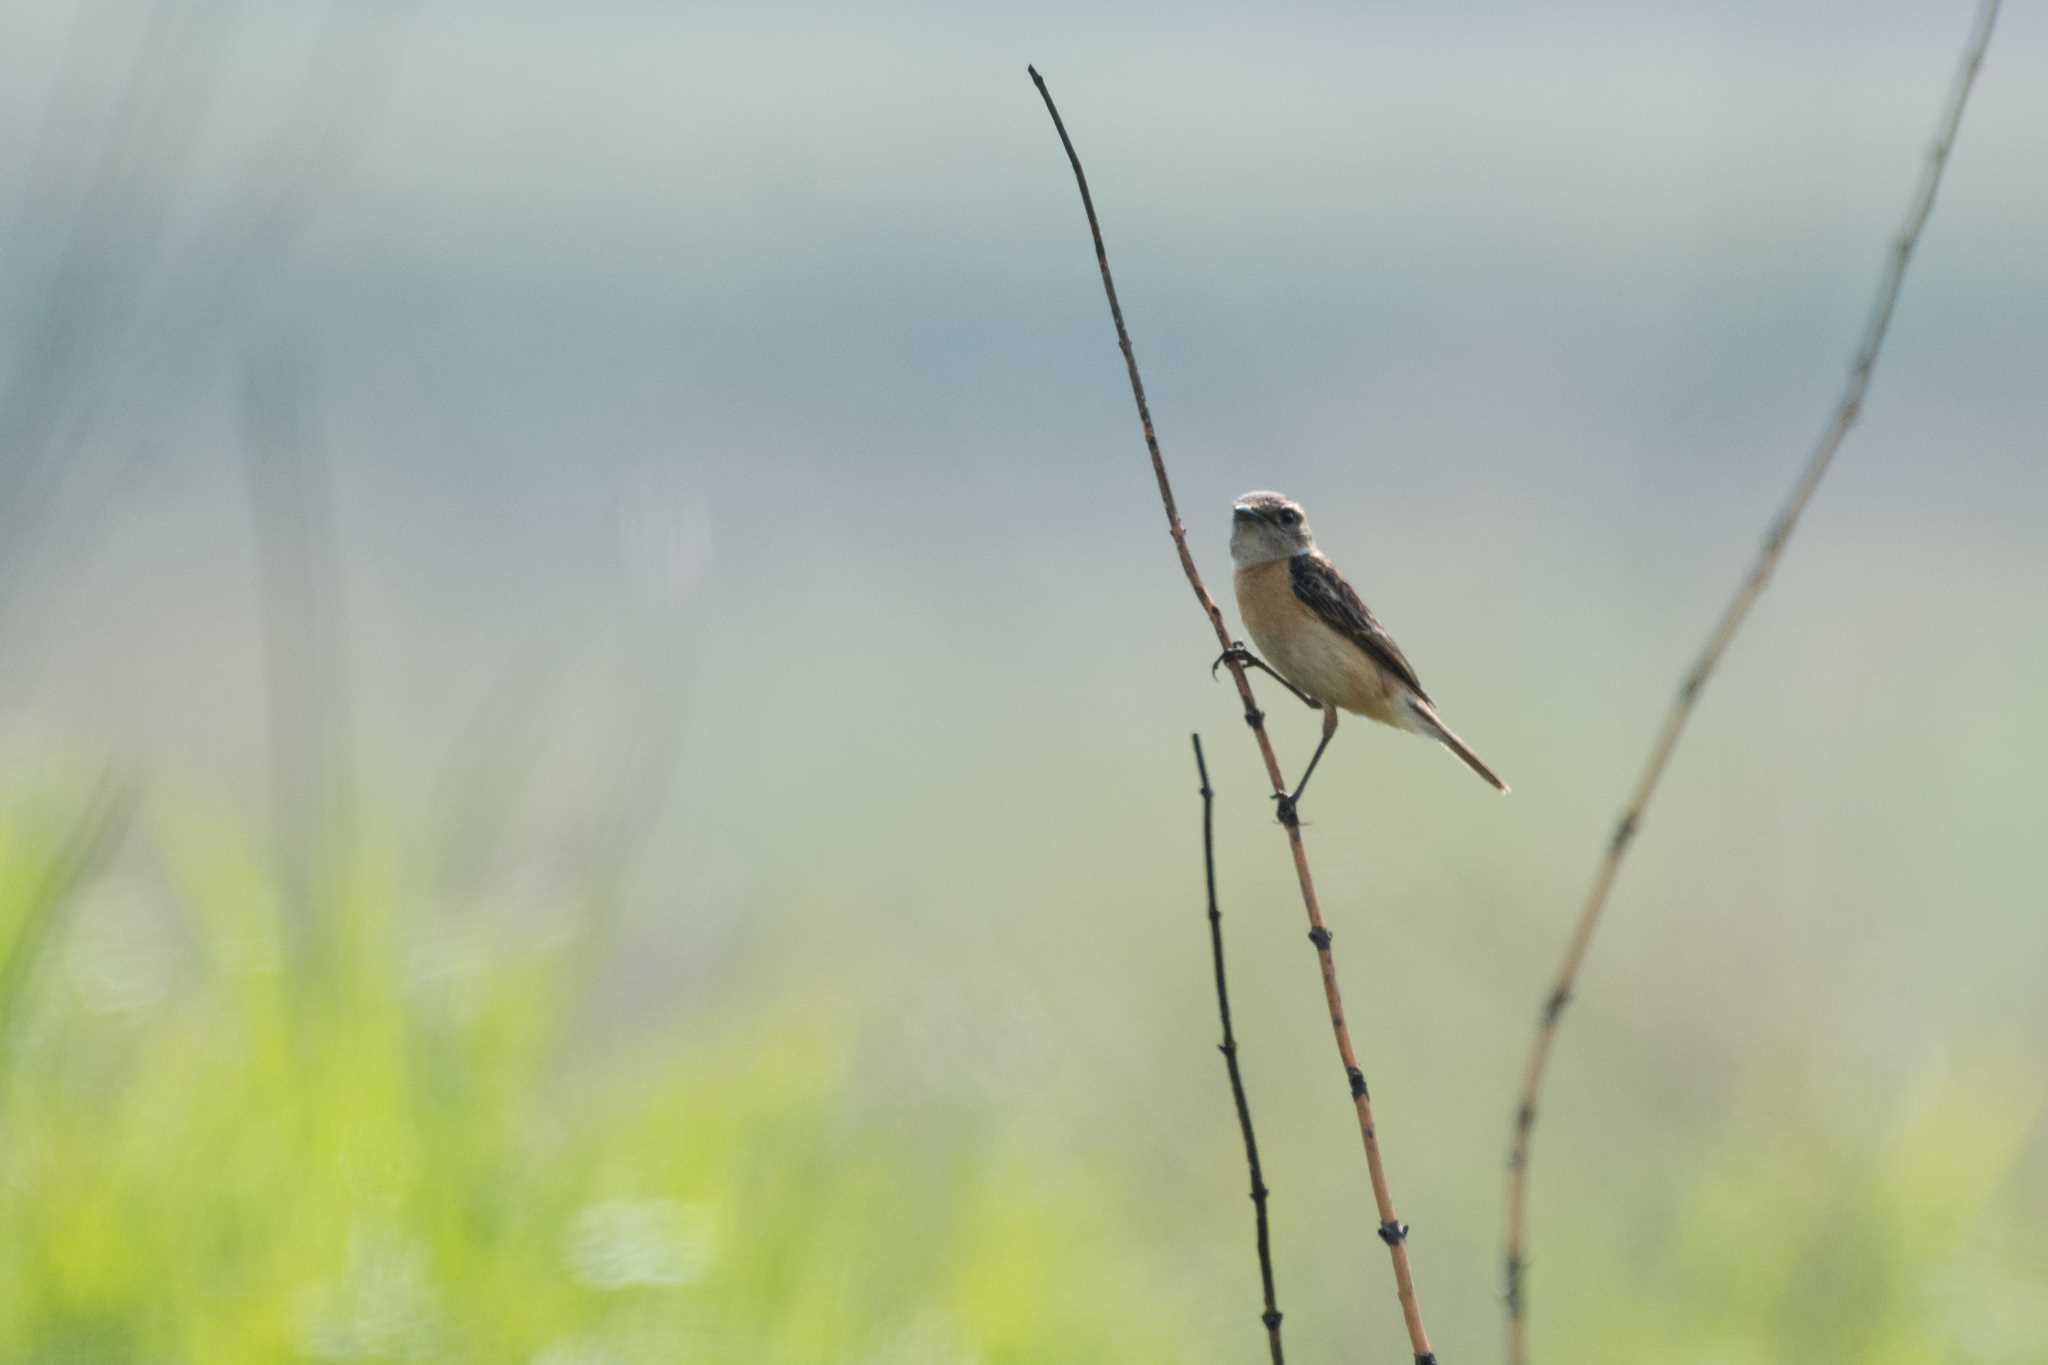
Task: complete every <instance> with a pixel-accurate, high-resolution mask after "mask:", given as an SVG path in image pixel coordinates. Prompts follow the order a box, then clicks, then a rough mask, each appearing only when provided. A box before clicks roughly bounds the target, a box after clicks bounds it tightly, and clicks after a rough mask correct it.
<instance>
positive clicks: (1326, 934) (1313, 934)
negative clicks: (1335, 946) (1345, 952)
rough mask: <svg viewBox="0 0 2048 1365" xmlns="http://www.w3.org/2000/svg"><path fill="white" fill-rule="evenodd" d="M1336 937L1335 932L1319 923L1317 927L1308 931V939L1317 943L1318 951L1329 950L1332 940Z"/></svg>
mask: <svg viewBox="0 0 2048 1365" xmlns="http://www.w3.org/2000/svg"><path fill="white" fill-rule="evenodd" d="M1335 937H1336V935H1335V934H1333V933H1331V932H1330V931H1329V930H1328V929H1325V928H1324V927H1323V926H1322V925H1320V924H1318V925H1317V926H1316V927H1315V928H1313V929H1311V930H1309V931H1308V941H1309V942H1310V943H1313V944H1315V945H1316V951H1317V952H1319V953H1327V952H1329V951H1330V940H1331V939H1333V938H1335Z"/></svg>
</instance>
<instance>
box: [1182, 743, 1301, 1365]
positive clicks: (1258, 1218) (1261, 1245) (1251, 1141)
mask: <svg viewBox="0 0 2048 1365" xmlns="http://www.w3.org/2000/svg"><path fill="white" fill-rule="evenodd" d="M1193 738H1194V741H1195V771H1196V772H1197V773H1199V774H1200V775H1201V779H1202V788H1201V791H1202V879H1203V882H1204V883H1205V884H1206V886H1207V888H1208V892H1209V955H1210V957H1211V958H1212V959H1213V961H1214V963H1215V967H1216V1013H1217V1014H1218V1016H1220V1017H1221V1019H1222V1022H1223V1041H1222V1043H1221V1044H1219V1045H1218V1047H1217V1051H1219V1052H1221V1053H1222V1054H1223V1067H1224V1070H1225V1071H1227V1072H1228V1073H1229V1074H1230V1098H1231V1099H1232V1100H1233V1101H1234V1102H1235V1103H1236V1105H1237V1128H1238V1131H1239V1132H1240V1133H1242V1134H1243V1135H1244V1160H1245V1165H1246V1166H1248V1167H1250V1168H1251V1177H1252V1216H1253V1224H1254V1228H1253V1231H1254V1235H1255V1236H1256V1238H1257V1242H1258V1252H1259V1286H1260V1288H1261V1289H1262V1290H1263V1291H1264V1294H1265V1311H1264V1312H1263V1313H1261V1314H1260V1315H1259V1321H1260V1322H1262V1323H1264V1324H1265V1327H1266V1345H1267V1347H1268V1348H1269V1349H1270V1350H1271V1352H1272V1355H1273V1365H1284V1362H1285V1359H1286V1357H1285V1355H1284V1354H1283V1353H1282V1351H1281V1349H1280V1305H1279V1303H1278V1302H1277V1301H1276V1300H1275V1298H1274V1294H1273V1238H1272V1232H1271V1230H1270V1228H1269V1227H1268V1225H1267V1222H1266V1194H1267V1190H1266V1176H1265V1172H1264V1170H1263V1168H1261V1167H1260V1165H1259V1139H1258V1135H1257V1134H1255V1133H1254V1132H1253V1131H1252V1106H1251V1101H1250V1100H1249V1099H1247V1098H1245V1093H1244V1073H1243V1071H1242V1070H1241V1069H1240V1068H1239V1066H1238V1061H1237V1034H1236V1033H1235V1032H1234V1031H1232V1029H1231V1027H1230V985H1229V981H1228V979H1227V978H1226V976H1225V974H1224V971H1223V911H1222V910H1221V909H1219V908H1218V907H1217V904H1216V831H1215V796H1216V793H1215V792H1214V791H1213V790H1212V789H1211V788H1210V786H1209V764H1208V762H1207V760H1205V759H1204V758H1203V757H1202V737H1201V736H1200V735H1196V736H1194V737H1193Z"/></svg>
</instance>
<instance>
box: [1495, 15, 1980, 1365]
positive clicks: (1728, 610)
mask: <svg viewBox="0 0 2048 1365" xmlns="http://www.w3.org/2000/svg"><path fill="white" fill-rule="evenodd" d="M1997 18H1998V0H1984V2H1983V3H1982V4H1981V5H1980V6H1979V7H1978V10H1977V16H1976V20H1975V22H1974V23H1973V24H1972V25H1971V30H1970V37H1969V41H1968V43H1967V44H1966V45H1965V47H1964V50H1963V57H1962V61H1961V64H1960V65H1959V66H1958V67H1957V69H1956V75H1955V79H1954V81H1953V82H1951V84H1950V86H1949V92H1948V99H1947V102H1946V103H1945V105H1944V106H1943V110H1942V115H1941V122H1940V124H1939V126H1938V128H1937V130H1936V135H1935V140H1934V146H1933V148H1932V149H1931V150H1930V152H1929V154H1928V158H1927V164H1926V166H1925V167H1924V168H1923V170H1922V172H1921V176H1920V182H1919V184H1918V186H1917V187H1916V188H1915V190H1914V193H1913V199H1912V203H1911V205H1910V207H1909V208H1908V209H1907V212H1906V221H1905V223H1904V225H1903V226H1902V228H1901V229H1900V231H1899V233H1898V235H1897V237H1895V238H1894V239H1893V241H1892V249H1891V251H1890V252H1889V253H1888V256H1887V260H1886V266H1885V271H1884V275H1883V278H1882V279H1881V280H1880V282H1879V284H1878V289H1877V298H1876V300H1875V302H1874V303H1873V304H1872V306H1871V310H1870V319H1869V321H1868V322H1867V323H1866V324H1865V326H1864V330H1863V336H1862V340H1861V342H1860V343H1859V344H1858V346H1857V348H1856V357H1855V360H1854V361H1853V363H1852V364H1851V365H1850V367H1849V378H1848V382H1847V383H1846V384H1845V385H1844V387H1843V390H1842V395H1841V398H1840V399H1839V401H1838V402H1837V403H1836V405H1835V410H1834V416H1833V417H1832V418H1831V419H1830V420H1829V422H1828V425H1827V427H1826V429H1825V430H1824V431H1823V432H1822V433H1821V437H1820V441H1819V442H1818V444H1816V445H1815V446H1814V448H1813V451H1812V453H1811V454H1809V455H1808V456H1807V459H1806V464H1805V467H1804V468H1803V469H1802V470H1801V471H1800V474H1799V478H1798V480H1797V481H1796V482H1795V483H1794V484H1793V486H1792V491H1791V493H1790V494H1789V495H1788V496H1787V497H1786V499H1785V501H1784V503H1783V505H1781V506H1780V507H1779V509H1778V512H1777V515H1776V516H1774V517H1772V519H1771V522H1770V527H1769V529H1768V530H1767V531H1766V532H1765V535H1764V540H1763V544H1762V546H1761V547H1760V548H1759V549H1758V551H1757V556H1756V559H1755V560H1754V561H1753V562H1752V563H1751V565H1750V568H1749V572H1748V573H1747V574H1746V575H1745V576H1744V577H1743V580H1742V582H1741V583H1740V584H1739V585H1738V586H1737V587H1736V590H1735V595H1734V597H1733V598H1731V599H1730V601H1729V603H1728V605H1727V606H1726V607H1725V608H1723V609H1722V612H1721V616H1720V619H1719V620H1717V621H1716V622H1715V624H1714V628H1713V630H1712V631H1711V632H1709V634H1708V636H1707V642H1706V644H1705V646H1704V647H1702V649H1701V650H1700V653H1699V657H1698V658H1697V659H1696V660H1695V661H1694V662H1693V665H1692V667H1691V668H1690V669H1688V670H1687V671H1686V674H1685V677H1684V679H1683V680H1682V681H1681V682H1680V684H1679V688H1678V695H1677V696H1676V697H1675V698H1673V700H1672V703H1671V708H1670V710H1669V711H1668V712H1667V713H1666V714H1665V717H1664V725H1663V728H1662V729H1661V730H1659V731H1658V733H1657V739H1656V742H1655V743H1653V744H1652V745H1651V746H1650V754H1649V758H1648V759H1647V760H1646V761H1645V762H1644V765H1643V770H1642V774H1641V775H1640V776H1639V777H1638V778H1637V779H1636V785H1635V790H1634V791H1633V792H1632V793H1630V795H1629V799H1628V804H1627V805H1626V806H1624V807H1623V808H1622V813H1621V818H1620V819H1619V820H1618V821H1617V822H1616V823H1615V826H1614V833H1613V835H1612V836H1611V837H1610V838H1609V839H1608V841H1607V849H1606V852H1605V854H1604V855H1603V856H1602V858H1601V860H1600V869H1599V871H1598V873H1596V874H1595V876H1594V878H1593V887H1592V890H1591V891H1590V892H1588V893H1587V896H1586V901H1585V905H1584V907H1583V908H1582V909H1581V910H1580V911H1579V918H1578V922H1577V923H1576V924H1575V925H1574V926H1573V929H1572V934H1571V939H1570V941H1569V942H1568V943H1567V944H1566V946H1565V952H1564V960H1563V962H1562V963H1561V964H1559V967H1558V970H1557V976H1556V978H1555V980H1554V982H1553V984H1552V986H1551V989H1550V993H1549V995H1548V996H1546V997H1545V999H1544V1003H1543V1010H1542V1015H1541V1018H1540V1019H1539V1021H1538V1023H1537V1026H1536V1034H1535V1037H1534V1039H1533V1040H1532V1041H1531V1042H1530V1045H1529V1056H1528V1060H1527V1061H1526V1062H1525V1063H1524V1065H1523V1070H1522V1085H1521V1094H1520V1098H1519V1100H1518V1101H1517V1103H1516V1105H1515V1116H1514V1134H1513V1138H1512V1141H1511V1143H1510V1146H1509V1150H1508V1206H1507V1236H1506V1243H1507V1245H1506V1257H1505V1261H1506V1274H1507V1290H1506V1300H1507V1319H1508V1328H1507V1332H1508V1351H1507V1354H1508V1361H1509V1365H1526V1362H1527V1360H1528V1333H1527V1326H1528V1317H1527V1310H1528V1301H1527V1298H1526V1294H1525V1289H1526V1286H1525V1284H1524V1277H1525V1276H1526V1274H1527V1271H1528V1265H1529V1254H1528V1198H1529V1154H1530V1149H1531V1141H1532V1139H1533V1137H1534V1134H1535V1128H1536V1102H1537V1100H1538V1099H1539V1098H1540V1097H1541V1094H1542V1090H1543V1077H1544V1073H1545V1070H1546V1069H1547V1067H1548V1065H1549V1062H1550V1054H1551V1050H1552V1047H1553V1045H1554V1044H1555V1042H1556V1039H1557V1027H1558V1023H1559V1021H1560V1020H1561V1019H1562V1018H1563V1016H1564V1011H1565V1007H1566V1005H1568V1004H1569V1003H1570V1002H1571V998H1572V989H1573V986H1574V985H1575V984H1576V983H1577V981H1578V976H1579V971H1580V969H1581V968H1582V967H1583V966H1584V965H1585V961H1586V952H1587V949H1588V948H1589V947H1590V946H1591V945H1592V942H1593V933H1594V931H1595V930H1596V929H1598V928H1599V926H1600V917H1601V914H1602V912H1603V911H1605V909H1606V908H1607V900H1608V896H1609V894H1610V893H1611V892H1612V891H1613V890H1614V881H1615V877H1616V875H1617V874H1618V873H1619V872H1620V870H1621V862H1622V859H1623V858H1624V857H1625V856H1626V855H1627V853H1628V849H1629V845H1630V843H1631V842H1632V841H1633V840H1634V838H1635V835H1636V832H1637V831H1638V830H1639V829H1640V828H1641V827H1642V822H1643V817H1644V814H1645V812H1646V811H1647V810H1648V809H1649V805H1650V800H1651V798H1652V797H1653V796H1655V795H1656V793H1657V786H1658V783H1659V782H1661V781H1662V780H1663V777H1664V770H1665V768H1666V767H1667V766H1668V765H1669V764H1670V762H1671V755H1672V752H1673V751H1674V750H1675V749H1676V748H1677V747H1678V741H1679V737H1680V736H1681V735H1683V734H1684V732H1685V726H1686V723H1687V722H1688V721H1689V720H1691V718H1692V713H1693V709H1694V707H1695V706H1696V705H1697V704H1698V702H1699V697H1700V693H1701V691H1702V690H1703V689H1704V688H1705V687H1706V683H1707V679H1708V678H1709V677H1710V676H1712V674H1713V671H1714V669H1715V668H1716V667H1717V666H1718V665H1719V664H1720V662H1721V658H1722V656H1723V655H1725V654H1726V653H1727V652H1728V646H1729V644H1730V643H1731V642H1732V641H1733V640H1734V639H1735V634H1736V632H1737V631H1738V630H1740V629H1741V627H1742V623H1743V621H1744V620H1746V619H1747V618H1748V616H1749V612H1750V608H1752V607H1754V606H1755V605H1756V601H1757V598H1759V597H1761V596H1762V595H1763V591H1764V588H1765V587H1766V586H1767V585H1768V584H1769V583H1770V580H1771V575H1772V573H1773V572H1774V571H1775V570H1776V569H1777V567H1778V562H1779V560H1781V559H1782V558H1783V557H1784V554H1785V546H1786V543H1787V542H1788V541H1790V539H1791V538H1792V532H1793V530H1794V528H1795V527H1797V526H1798V524H1799V518H1800V516H1801V514H1802V513H1804V512H1805V511H1806V506H1807V504H1808V503H1809V502H1811V501H1812V500H1813V494H1814V490H1815V489H1817V488H1818V487H1819V486H1820V481H1821V479H1822V477H1823V476H1825V475H1826V474H1827V472H1828V468H1829V466H1830V465H1831V464H1833V463H1834V458H1835V452H1836V451H1837V450H1839V449H1840V448H1841V445H1842V440H1843V438H1844V437H1845V436H1847V435H1848V434H1849V429H1850V428H1851V427H1852V426H1854V425H1855V424H1856V421H1857V419H1858V418H1859V417H1860V416H1861V415H1862V412H1863V399H1864V395H1865V394H1866V393H1868V392H1869V389H1870V376H1871V372H1872V371H1873V370H1874V369H1875V368H1876V367H1877V358H1878V354H1879V352H1880V351H1881V350H1882V348H1883V346H1884V339H1885V333H1886V332H1887V331H1888V330H1889V329H1890V327H1891V320H1892V312H1893V310H1894V309H1895V308H1896V307H1897V305H1898V301H1899V289H1900V286H1901V285H1902V284H1904V282H1905V278H1906V267H1907V265H1908V264H1909V263H1910V262H1911V260H1912V257H1913V251H1914V248H1915V247H1917V246H1918V245H1919V242H1920V232H1921V229H1922V228H1924V227H1925V226H1926V225H1927V218H1928V215H1929V214H1930V213H1932V212H1933V210H1934V196H1935V192H1936V191H1937V190H1939V189H1940V187H1941V175H1942V171H1943V170H1944V169H1945V168H1946V167H1947V165H1948V157H1949V152H1950V150H1951V149H1952V148H1953V147H1954V146H1955V140H1956V131H1957V129H1958V128H1959V127H1961V125H1962V120H1963V109H1964V107H1965V106H1966V105H1967V104H1968V102H1969V98H1970V89H1971V87H1972V86H1973V85H1974V84H1975V83H1976V79H1977V72H1978V70H1979V68H1981V67H1982V66H1983V64H1984V53H1985V50H1986V49H1987V48H1988V47H1989V45H1990V43H1991V30H1992V26H1993V25H1994V23H1995V22H1996V21H1997Z"/></svg>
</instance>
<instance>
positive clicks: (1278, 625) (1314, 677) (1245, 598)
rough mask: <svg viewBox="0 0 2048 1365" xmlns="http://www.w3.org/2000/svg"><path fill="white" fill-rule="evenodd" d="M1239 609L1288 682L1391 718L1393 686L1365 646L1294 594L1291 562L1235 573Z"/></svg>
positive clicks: (1351, 707)
mask: <svg viewBox="0 0 2048 1365" xmlns="http://www.w3.org/2000/svg"><path fill="white" fill-rule="evenodd" d="M1234 586H1235V587H1236V589H1237V612H1238V615H1239V616H1240V617H1242V618H1243V620H1244V626H1245V629H1246V630H1247V631H1249V632H1250V633H1251V637H1252V644H1253V645H1254V646H1256V647H1257V649H1258V651H1259V654H1260V656H1261V657H1262V658H1264V659H1265V661H1266V662H1267V663H1269V664H1271V665H1272V666H1273V667H1274V668H1276V669H1278V670H1280V673H1281V675H1282V676H1283V677H1285V678H1286V679H1287V680H1288V681H1289V682H1291V683H1293V684H1294V685H1295V686H1296V687H1299V688H1300V689H1301V690H1302V691H1304V692H1307V693H1309V694H1310V695H1311V696H1314V697H1316V698H1318V699H1320V700H1322V701H1326V702H1334V703H1336V704H1337V705H1338V706H1341V707H1343V708H1344V709H1345V710H1346V711H1352V712H1356V713H1358V714H1361V715H1367V716H1371V717H1373V718H1374V719H1375V720H1383V721H1389V722H1392V720H1393V717H1394V714H1395V710H1394V703H1395V700H1396V698H1395V696H1394V690H1393V688H1392V687H1391V686H1390V685H1389V683H1388V680H1387V678H1386V676H1385V675H1384V674H1383V673H1382V672H1381V670H1380V668H1379V666H1378V665H1377V664H1375V663H1374V662H1373V661H1372V659H1371V658H1370V657H1368V656H1367V654H1366V653H1365V651H1364V650H1362V649H1360V648H1359V647H1358V646H1357V644H1355V643H1354V642H1352V641H1351V640H1350V639H1348V638H1346V637H1345V636H1344V635H1343V634H1342V633H1341V632H1339V631H1337V630H1336V629H1334V628H1333V627H1331V625H1330V624H1329V623H1328V622H1326V621H1324V620H1323V618H1322V617H1320V616H1318V615H1316V613H1315V611H1314V610H1313V609H1312V608H1311V607H1309V605H1308V604H1307V603H1305V602H1303V601H1302V600H1301V599H1300V598H1299V597H1297V596H1296V595H1295V592H1294V573H1293V569H1292V568H1291V567H1290V566H1289V564H1288V562H1287V561H1286V560H1284V559H1276V560H1274V561H1272V562H1271V563H1267V564H1254V565H1252V566H1251V567H1250V568H1246V569H1239V570H1238V571H1237V576H1236V579H1235V580H1234Z"/></svg>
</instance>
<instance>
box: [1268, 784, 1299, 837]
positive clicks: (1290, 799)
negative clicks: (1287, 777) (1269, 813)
mask: <svg viewBox="0 0 2048 1365" xmlns="http://www.w3.org/2000/svg"><path fill="white" fill-rule="evenodd" d="M1298 795H1299V793H1298V792H1274V793H1273V803H1274V804H1273V814H1274V815H1275V816H1277V817H1278V818H1279V821H1280V823H1281V824H1283V825H1285V826H1287V828H1289V829H1297V828H1299V827H1300V825H1301V812H1300V811H1299V810H1298V809H1296V807H1295V803H1294V799H1295V797H1296V796H1298Z"/></svg>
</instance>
